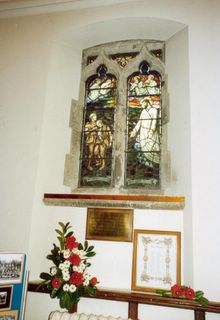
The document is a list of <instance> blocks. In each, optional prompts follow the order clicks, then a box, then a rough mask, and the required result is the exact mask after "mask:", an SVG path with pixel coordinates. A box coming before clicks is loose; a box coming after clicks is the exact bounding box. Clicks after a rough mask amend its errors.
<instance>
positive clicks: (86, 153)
mask: <svg viewBox="0 0 220 320" xmlns="http://www.w3.org/2000/svg"><path fill="white" fill-rule="evenodd" d="M116 83H117V81H116V77H115V76H114V75H112V74H110V73H108V72H107V68H106V67H105V65H101V66H99V68H98V69H97V74H95V75H93V76H91V77H89V79H88V80H87V82H86V97H85V109H84V125H83V134H82V143H81V146H82V148H81V159H80V162H81V181H80V186H94V187H102V186H111V184H112V150H113V136H114V117H115V106H116Z"/></svg>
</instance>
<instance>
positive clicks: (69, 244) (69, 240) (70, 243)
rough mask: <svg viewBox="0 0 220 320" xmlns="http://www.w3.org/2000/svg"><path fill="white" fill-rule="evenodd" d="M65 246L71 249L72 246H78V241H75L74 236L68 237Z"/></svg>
mask: <svg viewBox="0 0 220 320" xmlns="http://www.w3.org/2000/svg"><path fill="white" fill-rule="evenodd" d="M66 248H67V249H69V250H70V251H72V250H73V249H74V248H78V242H76V238H75V237H73V236H72V237H68V238H67V239H66Z"/></svg>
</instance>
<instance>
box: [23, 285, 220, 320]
mask: <svg viewBox="0 0 220 320" xmlns="http://www.w3.org/2000/svg"><path fill="white" fill-rule="evenodd" d="M39 283H40V282H39V281H32V282H29V284H28V291H30V292H37V293H49V291H48V289H47V287H46V285H43V286H41V287H40V288H39ZM85 297H86V298H90V299H104V300H113V301H121V302H127V303H128V304H129V317H130V316H131V315H132V319H133V320H136V319H138V304H139V303H140V304H148V305H155V306H163V307H171V308H179V309H188V310H193V311H194V314H195V319H196V320H202V319H205V312H212V313H220V303H217V302H211V301H210V302H209V304H208V306H207V307H202V306H200V305H198V304H197V303H196V302H194V301H192V300H185V299H178V298H167V297H161V296H159V295H156V294H148V293H141V292H134V291H130V290H114V289H105V288H99V289H98V290H97V292H96V297H90V296H88V295H86V296H85Z"/></svg>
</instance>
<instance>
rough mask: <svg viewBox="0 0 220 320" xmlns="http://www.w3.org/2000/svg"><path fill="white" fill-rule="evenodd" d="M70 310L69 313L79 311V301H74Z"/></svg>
mask: <svg viewBox="0 0 220 320" xmlns="http://www.w3.org/2000/svg"><path fill="white" fill-rule="evenodd" d="M68 312H69V313H74V312H77V303H74V304H73V305H72V307H71V309H70V310H69V311H68Z"/></svg>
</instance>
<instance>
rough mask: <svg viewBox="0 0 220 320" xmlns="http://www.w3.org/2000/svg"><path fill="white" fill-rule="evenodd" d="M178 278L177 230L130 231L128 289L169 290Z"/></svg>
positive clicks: (179, 234)
mask: <svg viewBox="0 0 220 320" xmlns="http://www.w3.org/2000/svg"><path fill="white" fill-rule="evenodd" d="M180 278H181V233H180V232H176V231H155V230H134V244H133V266H132V289H133V290H138V291H155V290H156V289H170V288H171V286H172V285H173V284H175V283H178V284H180V282H181V279H180Z"/></svg>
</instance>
